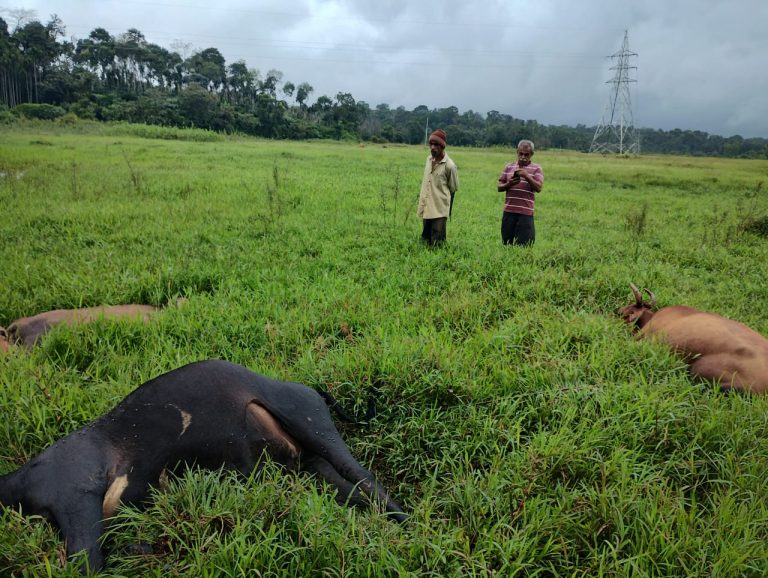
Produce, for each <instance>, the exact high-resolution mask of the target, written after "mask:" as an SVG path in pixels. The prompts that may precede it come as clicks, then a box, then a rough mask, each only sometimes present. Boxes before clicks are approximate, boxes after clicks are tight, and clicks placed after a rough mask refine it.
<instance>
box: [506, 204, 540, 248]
mask: <svg viewBox="0 0 768 578" xmlns="http://www.w3.org/2000/svg"><path fill="white" fill-rule="evenodd" d="M535 240H536V228H535V227H534V226H533V217H532V216H531V215H520V214H518V213H507V212H506V211H505V212H504V214H503V216H502V217H501V241H502V243H504V244H505V245H533V242H534V241H535Z"/></svg>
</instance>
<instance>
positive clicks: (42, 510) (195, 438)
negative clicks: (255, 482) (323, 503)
mask: <svg viewBox="0 0 768 578" xmlns="http://www.w3.org/2000/svg"><path fill="white" fill-rule="evenodd" d="M264 454H268V455H269V456H270V457H271V459H272V460H274V461H275V462H277V463H279V464H281V465H282V466H284V467H285V469H286V470H289V471H295V472H308V473H311V474H314V475H315V476H317V478H318V479H320V480H324V481H325V482H327V483H328V484H329V485H330V486H332V487H334V488H335V489H337V490H338V494H337V496H336V497H337V500H338V501H339V502H340V503H348V504H351V505H354V506H359V507H367V506H369V505H370V504H376V505H377V506H378V507H380V508H381V509H382V510H383V511H385V512H387V515H388V516H389V517H391V518H392V519H393V520H396V521H404V520H405V519H406V516H405V514H404V513H403V510H402V509H401V508H400V506H398V505H397V504H396V503H395V502H393V501H392V500H391V499H390V497H389V496H388V495H387V493H386V491H385V490H384V488H383V487H382V486H380V485H379V484H378V482H377V481H376V480H375V479H374V477H373V475H372V474H371V472H369V471H368V470H366V469H365V468H364V467H363V466H362V465H360V464H359V463H358V462H357V461H356V460H355V458H354V457H353V456H352V454H351V453H350V451H349V448H348V447H347V446H346V444H345V443H344V441H343V440H342V439H341V436H340V435H339V432H338V431H337V429H336V427H335V426H334V424H333V421H332V419H331V415H330V412H329V409H328V406H327V405H326V403H325V402H324V401H323V398H322V397H321V396H320V395H319V394H318V392H316V391H315V390H313V389H310V388H309V387H307V386H305V385H302V384H299V383H291V382H283V381H276V380H273V379H269V378H267V377H264V376H262V375H259V374H256V373H254V372H252V371H250V370H248V369H246V368H245V367H242V366H240V365H235V364H233V363H228V362H225V361H219V360H209V361H202V362H198V363H192V364H189V365H185V366H184V367H181V368H179V369H176V370H173V371H171V372H168V373H166V374H164V375H161V376H159V377H157V378H155V379H152V380H151V381H148V382H147V383H145V384H143V385H141V386H140V387H138V388H137V389H136V390H135V391H134V392H133V393H131V394H130V395H128V396H127V397H126V398H125V399H124V400H123V401H122V402H120V403H119V404H118V405H117V406H115V408H113V409H112V410H111V411H109V412H108V413H106V414H105V415H103V416H102V417H100V418H98V419H96V420H95V421H93V422H91V423H89V424H87V425H85V426H84V427H82V428H80V429H79V430H77V431H74V432H73V433H71V434H70V435H68V436H66V437H64V438H62V439H61V440H59V441H58V442H56V443H54V444H53V445H51V446H50V447H48V448H47V449H45V450H44V451H43V452H42V453H40V454H38V455H37V456H35V457H34V458H32V459H31V460H30V461H29V462H27V463H26V464H25V465H24V466H22V467H21V468H19V469H18V470H16V471H15V472H12V473H10V474H7V475H5V476H2V477H0V504H3V505H5V506H8V507H21V511H22V512H23V513H25V514H36V515H40V516H43V517H45V518H47V519H49V520H50V521H51V522H53V523H54V524H55V525H56V526H57V527H58V528H59V530H60V531H61V534H62V537H63V538H64V539H65V540H66V545H67V553H68V554H69V555H70V556H71V555H74V554H76V553H78V552H82V551H85V552H86V554H87V567H84V568H83V570H96V569H99V568H101V567H102V565H103V555H102V552H101V549H100V547H99V539H100V538H101V536H102V534H103V532H104V520H105V519H107V518H109V517H110V516H112V515H113V513H114V511H115V509H116V508H117V506H118V504H120V503H125V504H133V505H137V506H141V505H142V504H144V503H145V502H146V500H147V497H148V494H149V487H150V486H153V485H156V484H158V481H159V479H160V476H161V475H162V474H163V472H164V471H166V470H170V471H174V470H176V469H177V468H178V467H184V466H185V465H187V464H189V465H192V464H194V465H197V466H200V467H205V468H211V469H218V468H221V467H225V468H229V469H233V470H236V471H238V472H241V473H242V474H244V475H248V474H249V473H250V472H252V471H253V470H254V469H256V468H258V467H259V464H260V463H262V460H263V458H264Z"/></svg>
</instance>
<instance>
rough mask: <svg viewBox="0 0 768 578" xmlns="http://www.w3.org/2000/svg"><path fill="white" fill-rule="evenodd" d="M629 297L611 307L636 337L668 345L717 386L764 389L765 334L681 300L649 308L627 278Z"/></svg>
mask: <svg viewBox="0 0 768 578" xmlns="http://www.w3.org/2000/svg"><path fill="white" fill-rule="evenodd" d="M630 287H631V288H632V293H633V294H634V296H635V302H634V303H632V304H631V305H627V306H626V307H622V308H621V309H619V310H618V311H617V313H618V314H619V315H620V316H621V318H622V319H623V320H624V321H626V322H627V323H632V324H634V325H635V327H636V328H637V329H638V337H639V338H642V337H652V338H653V339H658V340H660V341H662V342H664V343H666V344H667V345H669V346H670V347H671V348H672V349H673V350H674V351H675V352H676V353H678V354H680V355H682V357H683V359H684V360H685V362H686V363H689V364H690V371H691V374H692V375H695V376H697V377H700V378H702V379H706V380H709V381H714V382H717V383H719V384H720V386H721V387H722V388H723V389H736V390H740V391H750V392H752V393H765V392H766V391H768V339H766V338H765V337H763V336H762V335H760V334H759V333H757V332H756V331H753V330H752V329H750V328H749V327H747V326H746V325H744V324H743V323H739V322H738V321H733V320H732V319H728V318H726V317H722V316H720V315H717V314H715V313H708V312H706V311H699V310H698V309H694V308H692V307H686V306H685V305H673V306H670V307H664V308H663V309H660V310H659V311H657V312H655V313H654V312H653V308H654V307H655V305H656V298H655V297H654V295H653V293H651V292H650V291H648V290H647V289H646V291H647V293H648V295H649V299H650V301H649V302H646V301H643V296H642V293H641V292H640V290H639V289H638V288H637V287H636V286H635V285H633V284H632V283H630Z"/></svg>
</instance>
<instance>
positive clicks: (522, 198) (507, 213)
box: [498, 140, 544, 245]
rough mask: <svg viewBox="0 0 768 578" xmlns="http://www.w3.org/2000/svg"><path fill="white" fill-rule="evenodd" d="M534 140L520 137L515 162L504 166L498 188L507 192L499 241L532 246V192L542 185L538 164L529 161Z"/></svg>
mask: <svg viewBox="0 0 768 578" xmlns="http://www.w3.org/2000/svg"><path fill="white" fill-rule="evenodd" d="M532 156H533V143H532V142H531V141H529V140H521V141H520V142H519V143H518V145H517V162H514V163H509V164H508V165H507V166H505V167H504V171H502V173H501V176H500V177H499V186H498V191H499V192H504V193H506V199H505V201H504V214H503V216H502V218H501V240H502V242H503V243H504V244H505V245H510V244H512V245H532V244H533V242H534V241H535V240H536V229H535V228H534V225H533V204H534V195H535V194H536V193H539V192H541V189H542V187H543V186H544V173H543V172H542V170H541V166H540V165H537V164H536V163H532V162H531V157H532Z"/></svg>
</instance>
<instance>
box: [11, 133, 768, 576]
mask: <svg viewBox="0 0 768 578" xmlns="http://www.w3.org/2000/svg"><path fill="white" fill-rule="evenodd" d="M0 130H1V131H2V132H0V173H1V175H0V214H1V215H2V218H1V219H0V261H1V262H2V274H1V275H0V325H7V324H9V323H10V322H11V321H12V320H14V319H16V318H18V317H22V316H27V315H33V314H36V313H39V312H41V311H45V310H50V309H56V308H71V307H80V306H93V305H100V304H117V303H148V304H152V305H159V306H163V305H166V304H169V303H173V302H174V301H175V299H176V298H177V297H186V298H188V302H187V304H186V306H185V307H183V308H180V309H177V308H175V307H171V308H169V309H168V310H167V311H165V312H163V313H162V314H161V315H160V316H159V317H157V318H156V320H155V321H154V322H152V323H151V324H149V325H143V324H141V323H139V322H132V321H123V322H106V321H104V322H97V323H94V324H90V325H87V326H82V327H75V328H67V327H60V328H57V329H56V330H54V331H53V332H52V333H51V334H49V335H48V336H47V338H46V339H45V340H44V342H43V344H42V346H41V347H39V348H37V349H36V350H34V351H33V352H32V353H26V352H23V351H16V352H12V353H11V354H8V355H5V356H0V448H1V449H0V452H1V454H0V472H2V473H5V472H9V471H11V470H13V469H15V468H16V467H18V466H20V465H21V464H23V463H24V462H25V461H26V460H28V459H29V458H30V457H32V456H33V455H35V454H36V453H38V452H39V451H41V450H42V449H43V448H45V447H46V446H47V445H49V444H51V443H52V442H54V441H55V440H57V439H58V438H60V437H61V436H63V435H64V434H66V433H68V432H71V431H72V430H74V429H76V428H78V427H80V426H81V425H83V424H85V423H87V422H88V421H90V420H92V419H94V418H95V417H97V416H98V415H100V414H102V413H103V412H105V411H106V410H108V409H109V408H111V407H112V406H113V405H115V404H116V403H117V402H118V401H119V400H120V399H122V397H124V396H125V395H126V394H127V393H129V392H130V391H132V390H133V389H134V388H135V387H136V386H137V385H139V384H141V383H143V382H144V381H146V380H148V379H150V378H152V377H154V376H157V375H159V374H160V373H163V372H165V371H169V370H171V369H174V368H176V367H179V366H180V365H183V364H185V363H188V362H191V361H195V360H200V359H205V358H211V357H214V358H223V359H227V360H230V361H233V362H237V363H241V364H243V365H246V366H248V367H249V368H251V369H253V370H255V371H258V372H260V373H264V374H267V375H269V376H271V377H275V378H279V379H286V380H291V381H299V382H303V383H306V384H307V385H309V386H312V387H316V388H327V389H329V390H330V391H331V392H332V393H334V394H335V395H336V396H337V397H338V398H339V399H340V400H341V401H342V402H343V404H344V405H346V406H349V407H352V408H357V409H358V410H362V409H363V408H364V407H365V403H366V399H367V396H368V393H369V391H370V388H371V387H372V386H375V387H376V388H378V390H379V392H380V394H379V415H378V417H377V418H376V419H375V420H374V422H373V423H372V424H371V425H370V426H369V427H362V428H361V427H341V426H340V430H341V432H342V435H343V437H344V438H345V440H346V441H347V443H348V445H349V446H350V448H351V449H352V453H353V454H354V455H355V456H356V457H357V458H358V459H359V460H360V461H361V462H362V463H363V464H365V465H366V466H368V467H370V468H371V469H372V470H373V471H374V472H375V473H376V475H377V476H378V477H379V478H380V479H381V480H382V481H383V483H384V484H385V485H386V486H387V488H388V489H389V490H390V492H391V494H392V495H393V496H394V497H395V498H396V499H397V500H398V501H400V502H401V503H402V504H403V506H404V507H405V509H406V510H407V511H408V512H409V513H410V514H411V519H410V521H409V522H408V523H407V524H406V525H404V526H402V527H400V526H397V525H395V524H392V523H390V522H388V521H386V520H385V519H384V518H383V517H382V516H380V515H377V514H375V513H370V512H359V511H352V510H349V509H346V508H343V507H340V506H338V505H337V504H336V503H335V501H334V499H333V497H332V496H331V495H330V494H329V493H328V492H323V491H320V490H318V489H317V488H316V486H315V484H314V482H313V480H311V479H307V478H304V477H292V476H285V475H283V474H282V473H281V472H280V471H278V469H277V467H274V466H272V465H270V466H269V467H267V468H265V470H264V471H263V472H261V473H259V474H258V475H254V476H253V477H252V478H250V479H247V480H243V479H240V478H237V477H235V476H233V475H231V474H229V473H226V472H223V473H222V472H203V471H199V470H190V471H188V472H187V473H186V474H185V475H184V476H183V477H180V478H175V479H172V480H171V481H170V482H169V483H168V485H167V487H163V488H161V489H159V490H158V491H157V494H156V496H155V499H154V502H153V505H152V506H151V507H150V508H149V509H147V510H145V511H138V510H135V509H130V508H123V509H121V510H120V512H119V514H118V516H117V519H116V520H115V521H114V522H113V524H112V526H111V530H110V532H109V534H108V536H107V538H106V540H105V545H104V546H105V551H106V555H107V567H106V570H105V572H104V575H116V576H158V577H159V576H162V577H166V576H200V577H202V576H242V575H245V574H248V575H253V576H324V577H325V576H350V577H357V576H435V577H437V576H441V577H442V576H452V577H453V576H456V577H459V576H505V577H506V576H573V577H576V576H584V577H591V576H712V577H715V576H717V577H730V576H734V577H736V576H754V577H762V576H766V575H768V487H767V486H766V473H768V415H767V414H768V399H767V398H765V397H763V398H758V397H749V396H743V395H724V394H722V393H720V392H719V390H718V389H717V388H716V387H715V386H712V385H707V384H702V383H698V382H696V381H693V380H691V379H690V378H689V377H688V374H687V372H686V367H685V365H684V364H683V363H682V362H681V361H680V360H679V359H677V358H675V357H674V356H673V355H672V354H670V353H669V352H668V351H667V350H666V349H665V348H664V347H663V346H660V345H657V344H653V343H646V342H638V341H633V340H632V338H631V335H630V332H629V330H628V328H626V327H625V326H623V325H622V323H621V322H620V321H619V320H618V319H617V318H616V316H615V315H614V310H615V309H616V308H617V307H619V306H623V305H626V304H627V303H628V302H629V301H630V298H631V293H630V290H629V282H630V281H632V282H634V283H635V284H637V285H639V286H641V287H648V288H649V289H651V290H652V291H654V293H655V294H656V296H657V298H658V301H659V304H660V305H661V306H663V305H669V304H676V303H684V304H687V305H691V306H694V307H700V308H704V309H708V310H712V311H715V312H717V313H720V314H723V315H726V316H729V317H732V318H735V319H738V320H740V321H742V322H744V323H747V324H748V325H750V326H751V327H752V328H754V329H755V330H757V331H759V332H761V333H762V334H764V335H768V313H766V305H768V284H767V283H766V278H768V239H766V230H767V229H768V198H767V197H766V190H765V184H764V181H765V180H766V179H768V161H739V160H718V159H711V158H683V157H651V156H642V157H639V158H619V157H605V158H604V157H601V156H589V155H585V154H579V153H574V152H567V151H537V153H536V155H535V157H534V160H535V161H536V162H539V163H540V164H542V166H543V168H544V172H545V177H546V181H545V187H544V192H543V193H542V194H541V195H540V196H539V199H538V201H537V216H536V226H537V242H536V244H535V246H534V247H532V248H530V249H525V248H519V247H503V246H502V245H501V241H500V233H499V227H500V220H501V207H502V194H501V193H497V192H496V179H497V177H498V175H499V173H500V172H501V170H502V168H503V166H504V164H505V163H506V162H508V161H509V160H511V159H512V155H513V151H510V150H497V149H489V150H480V149H459V148H451V147H450V146H449V148H448V153H449V154H450V155H451V157H452V158H453V159H454V160H455V161H456V163H457V164H458V167H459V172H460V180H461V189H460V191H459V193H458V194H457V197H456V203H455V207H454V215H453V219H452V220H451V221H450V222H449V224H448V242H447V244H446V246H445V247H443V248H441V249H439V250H430V249H427V248H425V247H423V246H422V245H421V244H420V242H419V239H418V238H419V235H420V231H421V224H420V222H419V220H418V219H417V218H416V215H415V207H416V198H417V196H418V189H419V183H420V180H421V173H422V168H423V163H424V161H425V159H426V155H427V149H426V148H425V147H421V148H419V147H406V146H382V145H367V146H360V145H357V144H341V143H327V142H310V143H298V142H272V141H262V140H252V139H245V138H237V137H222V136H216V135H211V134H208V133H203V132H202V131H179V130H164V129H158V128H156V127H155V128H151V127H131V126H125V125H122V126H111V127H110V126H106V125H103V126H99V125H82V126H81V125H77V126H72V127H66V126H56V125H44V124H40V125H29V126H25V127H4V128H2V129H0ZM0 517H1V519H0V574H2V575H14V576H46V575H52V576H68V575H75V574H76V567H75V565H69V566H67V567H64V566H63V565H62V564H63V561H64V558H65V556H64V549H63V544H62V543H61V541H60V540H59V539H58V537H57V536H56V533H55V531H54V530H53V529H52V528H51V526H49V525H48V524H47V523H45V522H43V521H42V520H41V519H36V518H25V517H22V516H20V515H19V514H18V513H17V512H15V511H11V510H4V511H3V512H2V513H0ZM139 542H144V543H150V544H152V545H153V553H152V554H144V555H138V554H130V549H129V545H130V544H134V543H139Z"/></svg>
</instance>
